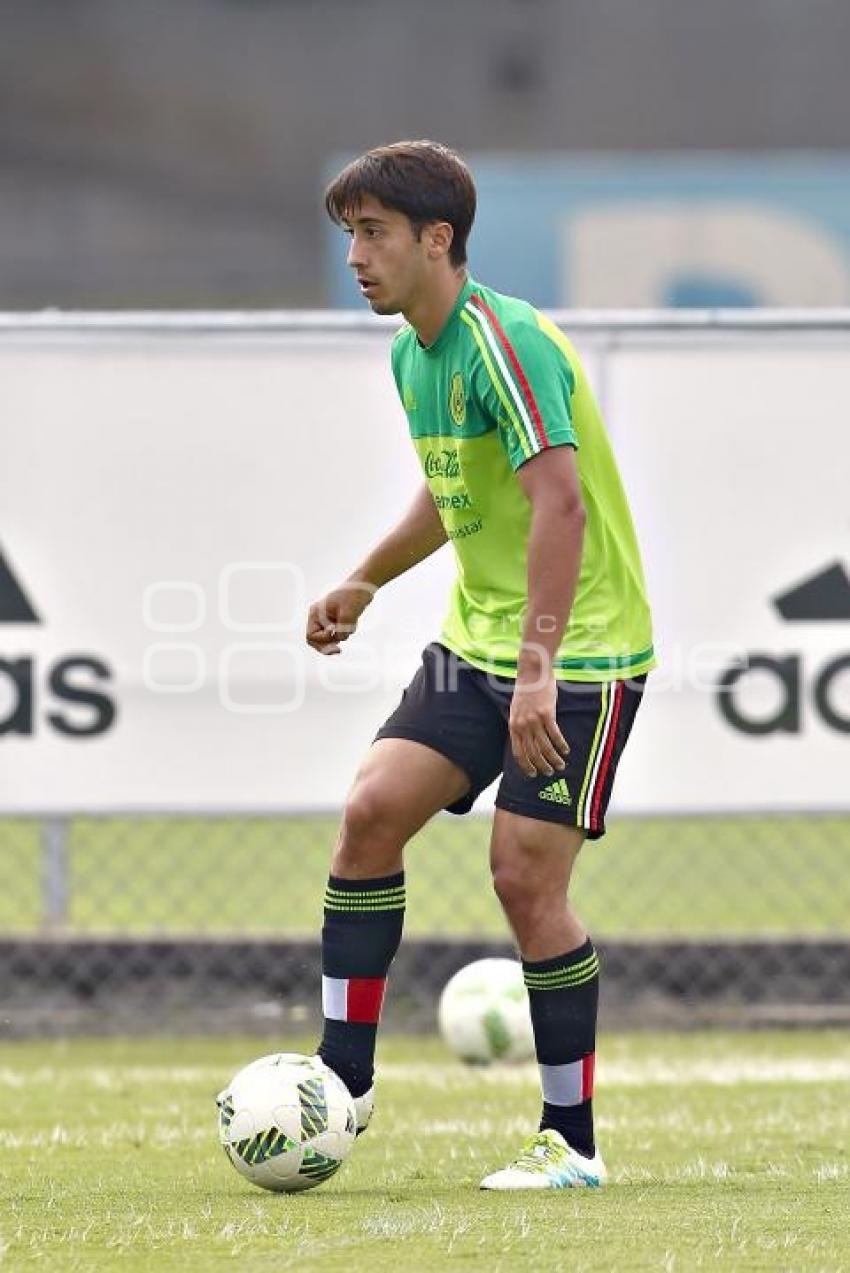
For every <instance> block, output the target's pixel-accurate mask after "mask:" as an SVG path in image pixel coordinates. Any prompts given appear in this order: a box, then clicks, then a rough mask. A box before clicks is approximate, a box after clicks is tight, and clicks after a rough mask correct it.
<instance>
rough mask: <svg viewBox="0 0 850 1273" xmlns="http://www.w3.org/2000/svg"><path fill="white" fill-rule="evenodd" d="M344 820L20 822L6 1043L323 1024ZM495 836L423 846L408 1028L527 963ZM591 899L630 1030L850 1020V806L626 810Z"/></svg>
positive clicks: (592, 847)
mask: <svg viewBox="0 0 850 1273" xmlns="http://www.w3.org/2000/svg"><path fill="white" fill-rule="evenodd" d="M336 827H337V819H336V818H335V817H333V816H329V815H318V814H312V815H311V814H302V815H298V816H287V817H251V818H246V817H221V816H217V817H204V816H155V815H144V816H138V815H137V816H133V817H116V816H91V817H80V816H75V817H73V818H56V817H51V818H45V819H35V818H14V819H5V820H0V861H2V864H3V868H4V870H3V878H4V882H5V883H4V888H3V889H2V890H0V1022H1V1023H2V1024H0V1031H2V1032H3V1033H6V1034H7V1035H8V1034H18V1033H26V1032H30V1031H42V1032H50V1033H62V1032H65V1031H69V1030H73V1029H75V1028H87V1029H91V1028H95V1029H122V1030H138V1029H145V1028H151V1027H154V1026H155V1027H157V1028H169V1029H174V1028H178V1029H185V1030H189V1029H210V1028H212V1029H217V1030H229V1029H269V1030H276V1031H279V1030H281V1029H286V1028H290V1027H292V1026H295V1025H297V1026H300V1027H301V1028H303V1027H305V1026H308V1025H312V1024H314V1023H315V1021H316V1019H317V1010H318V1002H319V971H320V967H319V948H318V933H319V929H320V926H321V906H322V895H323V890H324V884H325V880H326V875H327V869H328V860H329V856H330V852H331V850H332V847H333V843H334V838H335V835H336ZM489 833H490V819H489V817H481V816H471V817H467V818H465V819H462V820H461V819H455V818H453V817H450V816H448V815H443V816H441V817H438V818H436V819H435V820H434V821H433V822H432V823H431V824H430V825H429V826H428V827H426V828H425V830H424V831H422V832H421V833H420V834H419V835H418V836H417V837H416V839H415V840H414V841H413V842H412V843H411V845H410V846H409V849H408V853H407V878H408V909H407V917H406V925H405V933H406V940H405V942H404V943H403V946H402V950H401V952H400V953H399V956H398V957H397V960H396V964H395V966H394V970H393V976H392V994H391V996H390V1003H389V1004H388V1017H389V1019H390V1020H391V1021H394V1022H396V1023H398V1024H405V1025H413V1026H417V1027H423V1028H427V1027H428V1026H430V1025H431V1024H432V1023H433V1019H434V1003H435V998H436V995H437V994H438V993H439V989H440V988H441V986H442V985H443V984H444V982H445V980H446V979H447V978H448V976H450V975H451V973H452V972H453V971H454V970H455V969H456V968H458V967H460V966H461V965H462V964H463V963H465V962H467V961H468V960H469V959H472V958H476V957H479V956H481V955H484V954H486V953H497V952H498V953H508V952H510V950H511V946H510V940H509V934H508V931H507V928H506V925H505V922H504V919H503V918H502V915H501V912H500V909H499V906H498V903H497V901H496V899H495V897H494V895H493V893H492V889H491V887H490V882H489V870H488V862H487V858H488V840H489ZM574 899H575V903H576V906H577V907H578V909H579V911H580V913H581V914H582V917H583V918H584V920H585V922H586V923H587V925H588V928H589V930H590V932H591V933H592V935H593V937H594V939H595V941H596V942H597V945H598V946H599V948H600V951H601V954H602V957H603V963H604V970H605V982H604V987H605V988H604V991H603V1004H604V1010H605V1011H606V1012H607V1013H608V1015H609V1016H610V1017H612V1018H617V1019H624V1020H634V1021H644V1020H650V1019H651V1020H653V1021H654V1022H658V1021H659V1019H660V1020H665V1021H670V1022H671V1023H675V1024H683V1023H685V1024H691V1023H697V1022H703V1021H705V1020H708V1019H711V1020H718V1019H722V1020H725V1021H733V1020H746V1021H747V1022H748V1023H753V1022H758V1021H762V1020H763V1021H770V1020H778V1019H782V1020H789V1019H797V1020H806V1021H814V1020H835V1019H841V1018H842V1017H843V1016H844V1014H845V1012H846V1011H847V1005H848V996H847V990H846V987H847V985H848V978H850V816H848V815H847V814H846V813H834V814H827V813H822V812H819V813H811V814H798V815H793V816H778V815H758V816H756V815H752V816H749V815H748V816H742V815H734V816H731V815H730V816H723V815H712V816H700V817H680V818H671V817H658V818H652V817H642V818H635V817H628V818H626V817H622V818H619V819H617V818H615V819H614V821H613V824H612V827H611V830H610V831H609V833H608V835H607V836H606V837H605V838H604V839H603V840H601V841H599V842H598V843H594V844H587V845H586V846H585V848H584V849H583V851H582V854H581V858H580V860H579V867H578V869H577V875H576V879H575V884H574ZM848 1016H850V1014H848Z"/></svg>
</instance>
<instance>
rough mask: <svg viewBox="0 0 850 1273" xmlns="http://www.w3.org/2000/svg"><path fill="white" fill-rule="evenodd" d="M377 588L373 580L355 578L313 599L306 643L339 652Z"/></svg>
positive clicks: (319, 649) (325, 651) (323, 649)
mask: <svg viewBox="0 0 850 1273" xmlns="http://www.w3.org/2000/svg"><path fill="white" fill-rule="evenodd" d="M376 591H377V589H376V588H375V586H374V585H373V584H371V583H366V582H364V581H363V580H354V581H349V582H346V583H344V584H340V586H339V587H338V588H334V589H333V590H332V591H331V592H329V593H327V594H326V595H325V596H324V597H322V598H321V600H319V601H314V602H313V604H312V605H311V606H310V609H309V611H308V614H307V631H306V634H305V635H306V639H307V644H308V645H309V646H310V647H311V648H312V649H314V650H317V651H318V653H319V654H339V653H340V651H341V649H342V642H343V641H347V640H348V638H349V637H350V636H351V634H352V632H354V631H355V630H356V628H357V621H358V619H359V618H360V616H361V614H362V613H363V611H364V610H365V609H366V607H367V606H368V604H369V602H370V601H371V600H372V598H373V597H374V595H375V592H376Z"/></svg>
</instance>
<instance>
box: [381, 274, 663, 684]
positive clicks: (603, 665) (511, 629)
mask: <svg viewBox="0 0 850 1273" xmlns="http://www.w3.org/2000/svg"><path fill="white" fill-rule="evenodd" d="M392 367H393V375H394V376H395V380H396V384H397V385H398V391H399V394H400V396H401V400H402V404H403V406H404V410H405V413H406V415H407V418H408V421H409V424H410V433H411V436H412V438H413V444H414V446H415V447H416V451H417V454H418V456H419V460H420V462H421V464H422V469H423V471H424V473H425V478H426V480H427V482H428V485H429V487H430V489H431V493H432V495H433V496H434V501H435V503H436V505H437V508H438V510H439V513H440V517H441V518H442V521H443V525H444V526H445V528H446V533H447V535H448V537H449V539H450V540H451V542H452V545H453V547H454V550H455V554H456V557H457V567H458V574H457V579H456V581H455V585H454V588H453V590H452V595H451V600H450V604H449V611H448V614H447V616H446V619H445V623H444V625H443V630H442V632H441V634H440V640H441V641H442V642H443V644H444V645H446V646H448V647H449V649H451V650H453V651H454V652H455V653H456V654H459V655H460V656H461V657H462V658H464V659H466V660H467V662H469V663H471V664H472V665H473V666H474V667H477V668H481V669H482V670H484V671H488V672H492V673H494V674H495V675H498V676H508V677H510V676H516V673H517V657H518V654H519V649H520V645H521V644H522V634H523V622H524V618H525V612H526V609H527V606H528V574H527V553H528V536H529V529H530V526H531V504H530V502H529V500H528V498H527V497H526V494H525V492H524V491H523V489H522V486H521V485H520V483H519V480H518V478H517V476H516V470H517V469H518V468H519V467H520V465H522V464H524V463H525V461H526V460H528V459H530V458H531V457H532V456H534V455H537V454H538V453H539V452H540V451H543V450H545V449H546V448H547V447H550V446H572V447H574V448H575V449H576V452H577V466H578V472H579V477H580V480H581V488H582V496H583V500H584V506H585V511H586V515H587V518H586V522H585V530H584V547H583V551H582V560H581V573H580V576H579V581H578V587H577V589H576V595H575V599H574V601H573V606H572V610H571V612H570V617H569V621H568V623H567V627H566V630H565V632H564V635H563V638H562V640H561V644H560V647H559V649H558V651H557V653H556V657H555V661H554V673H555V676H556V677H557V678H558V679H560V680H574V681H608V680H618V679H623V678H625V677H629V676H637V675H639V674H640V673H642V672H646V671H648V669H649V668H650V667H652V666H653V665H654V661H655V660H654V657H653V649H652V626H651V619H650V612H649V606H648V604H647V599H646V587H645V584H644V578H643V569H642V566H641V560H640V553H639V551H638V546H637V539H636V537H635V531H634V526H633V525H632V519H631V514H630V512H629V506H628V503H627V501H626V496H625V493H624V491H623V486H622V483H621V481H620V475H619V473H618V471H617V465H616V462H615V460H614V456H613V453H612V450H611V444H610V442H609V440H608V436H607V434H606V432H605V428H604V425H603V423H602V419H601V417H600V414H599V409H598V407H597V405H596V402H595V400H594V397H593V393H592V391H591V389H590V387H589V385H588V382H587V379H586V377H585V374H584V371H583V369H582V366H581V362H580V361H579V358H578V356H577V354H576V352H575V349H574V348H573V346H572V345H571V344H570V342H569V341H568V340H567V339H566V337H565V336H564V335H563V333H562V332H561V331H560V330H559V329H558V328H557V327H556V326H555V325H554V323H552V322H550V320H549V319H547V318H546V317H545V316H544V315H543V314H541V313H539V312H538V311H537V310H536V309H534V308H533V306H531V305H529V304H527V303H526V302H524V301H520V300H515V299H513V298H512V297H508V296H500V295H499V294H498V293H497V292H492V291H490V290H489V289H488V288H485V287H481V286H480V285H479V284H478V283H476V282H474V281H473V280H472V279H471V278H468V279H467V281H466V283H465V284H464V286H463V288H462V289H461V292H460V295H459V296H458V299H457V304H456V305H455V307H454V309H453V311H452V313H451V316H450V317H449V319H448V321H447V322H446V324H445V326H444V327H443V330H442V331H441V332H440V335H439V336H438V337H437V339H436V340H435V341H434V343H433V344H432V345H428V346H427V347H426V346H423V345H422V344H420V342H419V340H418V338H417V336H416V332H415V331H414V330H413V328H411V327H409V326H406V327H403V328H402V329H401V331H400V332H399V333H398V335H397V336H396V338H395V341H394V342H393V348H392ZM552 551H553V552H557V551H558V545H557V544H553V545H552Z"/></svg>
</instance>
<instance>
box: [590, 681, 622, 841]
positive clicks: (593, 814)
mask: <svg viewBox="0 0 850 1273" xmlns="http://www.w3.org/2000/svg"><path fill="white" fill-rule="evenodd" d="M622 701H623V682H622V681H618V682H617V686H616V688H615V690H614V712H613V717H612V720H611V728H610V730H609V731H608V741H607V743H606V746H605V755H604V756H603V758H602V764H601V765H600V767H599V773H598V774H597V776H596V793H595V795H594V797H593V806H592V808H591V810H590V830H591V831H598V830H599V808H600V805H601V804H602V792H603V791H604V789H605V784H606V782H607V781H608V772H609V770H610V768H611V757H612V756H613V755H614V744H615V742H616V740H617V725H618V724H619V722H620V705H621V704H622Z"/></svg>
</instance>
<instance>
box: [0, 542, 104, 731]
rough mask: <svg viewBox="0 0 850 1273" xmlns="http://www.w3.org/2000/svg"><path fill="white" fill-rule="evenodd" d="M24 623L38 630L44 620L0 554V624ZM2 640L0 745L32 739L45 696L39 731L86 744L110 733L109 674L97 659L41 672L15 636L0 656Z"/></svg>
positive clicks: (77, 659) (78, 659) (81, 656)
mask: <svg viewBox="0 0 850 1273" xmlns="http://www.w3.org/2000/svg"><path fill="white" fill-rule="evenodd" d="M25 623H30V624H43V623H44V619H43V618H42V614H41V613H39V611H38V610H36V608H35V606H34V605H33V603H32V602H31V601H30V598H29V595H28V593H27V590H26V588H25V587H24V585H23V584H22V583H21V581H20V579H19V578H18V576H17V574H16V572H15V570H14V569H13V567H12V565H11V562H10V561H9V559H8V557H6V556H5V555H4V553H3V550H2V548H0V624H9V625H10V626H11V627H17V626H18V625H19V624H25ZM6 640H7V637H6V633H5V631H2V632H0V739H2V738H4V736H5V735H7V734H8V735H12V736H13V737H17V738H34V737H36V736H37V734H38V731H39V728H40V722H39V714H40V709H41V704H42V702H43V700H44V698H45V697H46V695H47V694H51V695H52V696H53V698H54V699H57V700H58V704H56V703H54V704H51V703H49V702H48V703H45V705H44V722H43V726H41V727H47V728H49V729H52V730H53V731H54V733H57V734H59V735H61V736H63V737H65V738H92V737H94V736H95V735H97V734H104V733H106V731H107V730H108V729H111V728H112V725H113V724H114V722H115V719H116V712H117V708H116V703H115V700H114V698H113V697H112V694H111V693H110V692H108V691H109V688H110V683H111V681H112V679H113V674H112V669H111V668H110V666H109V664H108V663H106V661H105V660H104V659H103V658H101V657H100V655H98V654H85V653H74V654H68V655H65V657H64V658H63V657H59V658H58V659H56V661H55V662H50V663H48V665H47V666H46V667H45V666H44V665H43V663H42V656H41V655H38V654H36V653H35V652H29V653H27V652H23V651H22V650H21V649H20V648H19V641H20V637H19V635H18V634H17V633H15V634H14V636H13V637H12V638H11V640H12V641H13V642H14V645H13V648H14V653H13V654H11V653H10V654H7V653H6ZM86 677H88V678H89V682H90V683H88V684H87V683H86V681H85V678H86ZM81 678H82V679H81Z"/></svg>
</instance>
